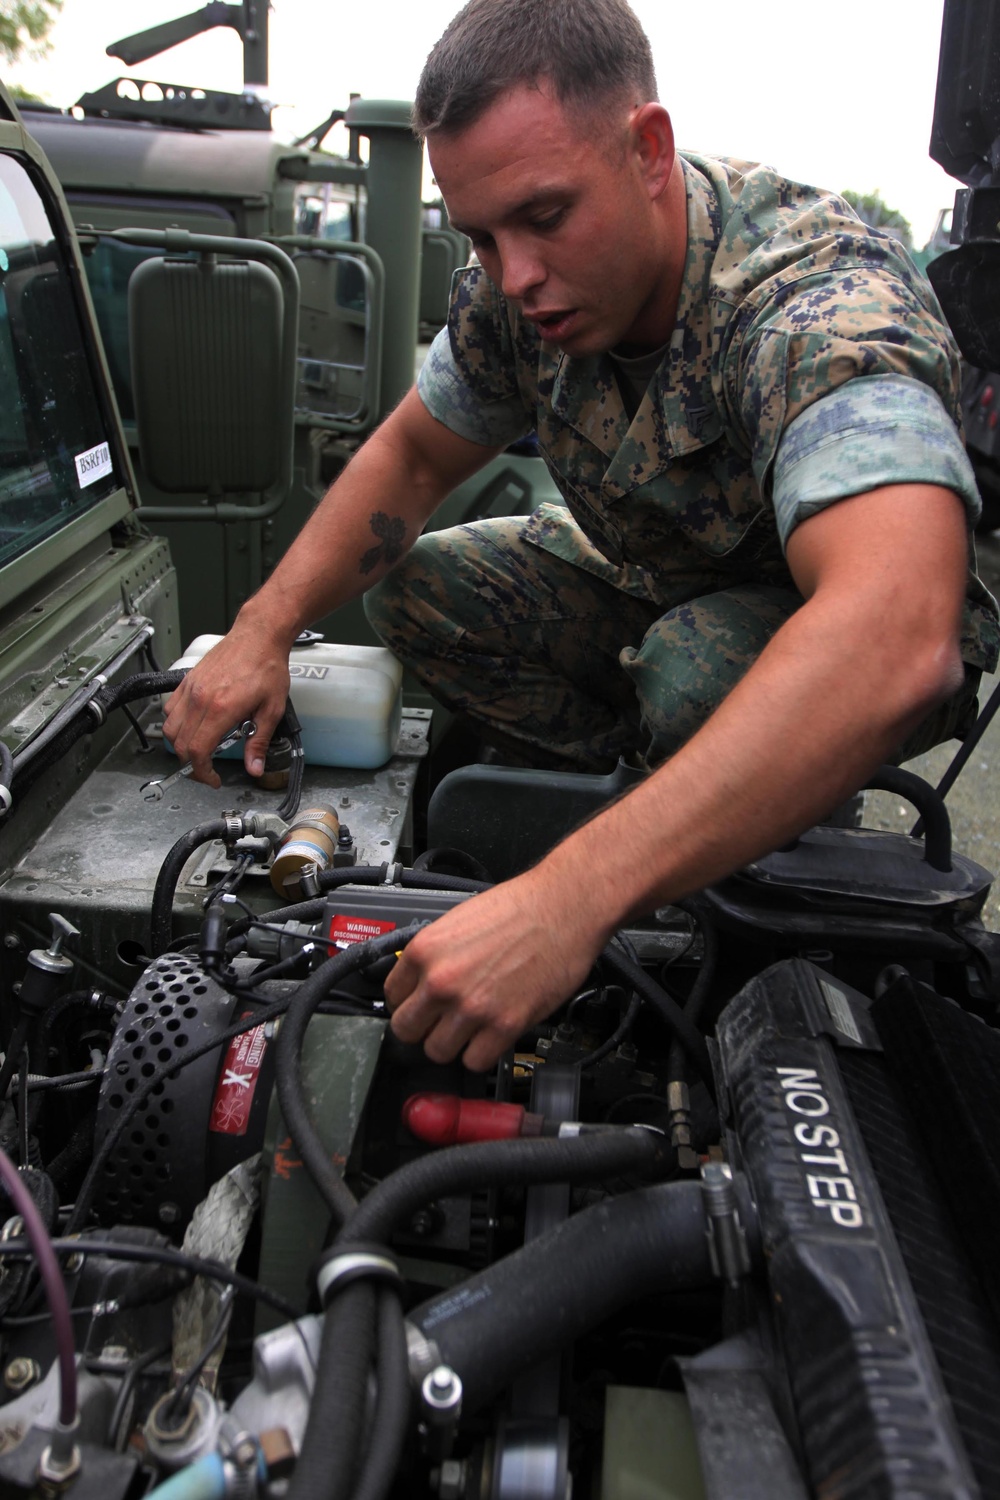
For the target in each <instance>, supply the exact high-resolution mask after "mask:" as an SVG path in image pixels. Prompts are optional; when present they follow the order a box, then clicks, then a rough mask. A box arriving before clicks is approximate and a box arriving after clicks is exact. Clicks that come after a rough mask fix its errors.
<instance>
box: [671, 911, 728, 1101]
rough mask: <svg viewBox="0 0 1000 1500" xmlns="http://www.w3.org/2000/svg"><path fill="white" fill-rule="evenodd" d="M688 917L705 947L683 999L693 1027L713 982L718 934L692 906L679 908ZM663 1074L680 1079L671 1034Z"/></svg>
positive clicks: (679, 1049) (679, 1056)
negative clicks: (694, 925) (696, 928)
mask: <svg viewBox="0 0 1000 1500" xmlns="http://www.w3.org/2000/svg"><path fill="white" fill-rule="evenodd" d="M681 910H682V911H686V912H687V914H688V916H689V917H690V918H692V919H693V920H694V921H696V922H697V923H698V926H699V927H700V928H701V936H702V942H703V943H704V946H705V951H704V955H703V957H702V960H701V968H700V969H699V970H698V973H697V975H696V977H695V981H694V984H693V985H692V986H691V993H690V994H689V995H688V997H687V999H686V1000H685V1002H684V1014H685V1016H686V1017H687V1019H688V1020H689V1021H690V1022H691V1024H692V1025H693V1026H697V1025H698V1023H699V1022H700V1020H701V1018H702V1013H703V1011H704V1009H705V1001H706V1000H707V999H708V995H709V991H710V990H711V988H712V985H713V983H714V981H715V971H716V969H717V968H718V966H719V934H718V932H717V931H716V927H715V923H714V922H712V921H710V920H709V918H708V917H707V916H706V915H705V914H704V913H702V912H701V911H699V910H698V909H697V907H695V906H693V905H686V906H683V907H682V908H681ZM667 1073H668V1076H669V1078H670V1081H671V1082H674V1081H678V1082H683V1081H684V1075H685V1068H684V1047H683V1044H682V1042H681V1041H680V1039H679V1038H678V1037H676V1036H675V1037H674V1039H673V1041H672V1042H671V1043H670V1054H669V1059H668V1063H667Z"/></svg>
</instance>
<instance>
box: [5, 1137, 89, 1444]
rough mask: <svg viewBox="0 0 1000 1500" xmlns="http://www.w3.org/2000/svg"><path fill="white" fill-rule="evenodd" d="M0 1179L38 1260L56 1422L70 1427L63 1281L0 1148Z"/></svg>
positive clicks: (71, 1369)
mask: <svg viewBox="0 0 1000 1500" xmlns="http://www.w3.org/2000/svg"><path fill="white" fill-rule="evenodd" d="M0 1180H2V1182H3V1185H4V1187H5V1188H6V1189H7V1192H8V1194H9V1195H10V1200H11V1202H12V1203H13V1205H14V1207H15V1209H16V1210H17V1212H18V1213H19V1214H20V1216H21V1218H22V1219H23V1220H24V1228H25V1231H26V1233H27V1236H28V1239H29V1240H30V1241H31V1248H32V1250H33V1251H34V1252H35V1259H36V1261H37V1262H38V1272H39V1275H40V1276H41V1278H42V1285H43V1286H44V1288H45V1297H46V1300H47V1302H48V1304H49V1313H50V1315H51V1318H52V1333H53V1336H54V1337H55V1341H56V1349H57V1351H58V1354H59V1422H60V1425H61V1426H63V1427H72V1425H73V1423H74V1422H75V1420H76V1341H75V1340H74V1338H73V1321H72V1318H71V1316H70V1310H69V1298H68V1297H67V1295H66V1285H65V1282H64V1281H63V1278H62V1272H61V1271H60V1269H59V1262H58V1261H57V1260H56V1254H55V1251H54V1250H53V1248H52V1241H51V1239H50V1238H49V1232H48V1230H47V1229H46V1227H45V1225H44V1224H43V1223H42V1216H41V1214H40V1213H39V1212H38V1209H37V1208H36V1207H35V1200H34V1198H32V1196H31V1194H30V1193H29V1192H28V1189H27V1188H26V1187H25V1185H24V1182H23V1181H22V1179H21V1177H20V1176H19V1175H18V1170H17V1168H16V1167H15V1165H14V1163H13V1162H12V1161H11V1159H10V1157H9V1156H8V1155H7V1153H6V1152H5V1151H0Z"/></svg>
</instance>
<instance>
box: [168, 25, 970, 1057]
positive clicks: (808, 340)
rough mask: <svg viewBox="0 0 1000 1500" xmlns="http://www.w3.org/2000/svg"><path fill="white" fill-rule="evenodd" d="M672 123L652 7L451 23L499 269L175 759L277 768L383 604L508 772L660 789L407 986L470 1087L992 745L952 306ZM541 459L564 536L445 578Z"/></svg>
mask: <svg viewBox="0 0 1000 1500" xmlns="http://www.w3.org/2000/svg"><path fill="white" fill-rule="evenodd" d="M540 64H541V66H540ZM655 99H656V85H655V80H654V78H653V75H652V64H651V60H650V58H649V50H648V44H647V43H646V39H645V37H644V36H643V35H642V32H641V30H640V28H639V27H638V23H637V22H636V21H635V18H634V16H632V13H631V12H630V11H629V10H628V7H627V5H626V4H625V3H624V0H471V3H470V4H469V5H467V6H466V8H465V10H464V11H463V12H462V13H461V14H460V15H459V16H458V17H457V18H456V20H455V21H454V22H453V23H452V25H451V27H450V28H449V30H448V31H447V32H446V33H445V36H444V37H443V38H442V40H441V42H439V43H438V45H437V47H436V48H435V49H434V52H433V53H432V54H431V57H430V59H429V60H428V64H427V67H426V68H425V72H424V75H423V78H422V80H421V85H420V89H419V91H418V98H417V106H416V114H417V123H418V126H419V127H420V128H421V129H422V130H423V131H424V133H425V134H426V136H427V139H428V145H429V149H430V154H431V162H432V166H433V168H434V171H435V175H436V177H437V180H438V183H439V186H440V187H441V190H442V192H443V195H444V198H445V201H446V202H447V204H448V208H449V211H450V214H451V218H452V222H453V223H455V224H456V226H458V227H461V228H464V229H465V230H466V231H467V232H468V233H469V234H470V236H471V238H472V240H473V244H474V246H475V248H476V251H477V254H478V259H479V262H480V264H479V266H477V267H475V268H473V269H471V270H470V271H469V272H467V273H465V274H464V275H463V276H461V277H460V278H459V280H458V284H457V287H456V291H455V296H454V302H453V307H452V312H451V317H450V319H449V324H448V328H447V330H446V331H445V332H444V333H443V334H442V335H440V336H439V338H438V340H437V341H436V343H435V345H434V347H433V349H432V351H431V355H430V358H429V359H428V362H427V364H426V366H425V368H424V371H423V372H422V375H421V379H420V383H419V386H418V387H417V389H415V390H414V391H411V392H410V393H409V395H408V396H407V397H406V398H405V399H404V401H403V402H402V403H401V405H400V407H399V408H398V409H397V411H396V412H395V413H393V415H392V416H391V417H390V418H389V419H388V420H387V421H386V422H385V423H384V424H383V426H382V427H381V428H380V429H379V432H378V433H376V434H375V435H374V436H373V438H372V439H371V440H370V441H369V443H368V444H367V445H366V447H365V448H364V449H363V450H362V452H361V453H360V454H359V455H358V456H357V458H356V459H355V460H354V461H353V462H352V464H351V465H350V466H349V467H348V469H347V470H346V471H345V473H344V475H343V476H342V477H341V479H339V480H338V481H337V483H336V484H335V486H334V487H333V489H332V491H331V494H330V495H329V496H328V497H327V500H326V501H325V502H324V504H323V506H322V507H320V509H319V510H318V511H317V514H316V516H315V517H314V518H313V520H312V521H311V522H310V524H309V526H308V527H307V528H306V530H305V532H304V533H303V536H302V537H301V538H300V539H299V541H298V542H297V543H296V544H295V545H294V546H293V548H292V549H291V550H290V552H289V554H288V556H287V557H286V558H285V559H284V561H283V562H282V564H281V565H280V567H279V568H278V569H277V570H276V572H275V574H274V575H273V577H272V579H271V580H270V581H269V583H268V584H267V585H265V587H264V589H262V590H261V592H260V593H259V594H258V595H257V596H256V597H255V599H253V600H251V601H250V602H249V604H248V605H246V606H245V607H244V609H243V610H242V611H241V613H240V616H239V617H238V619H237V621H236V624H235V626H234V628H233V630H232V632H231V633H230V635H229V636H228V637H227V638H226V641H225V642H224V643H222V645H221V646H220V647H217V648H216V651H215V652H213V653H212V654H211V655H210V656H209V657H207V658H206V659H205V663H204V664H203V665H202V667H201V668H200V669H198V670H197V671H196V672H194V673H192V674H191V675H190V677H189V678H188V679H187V681H186V682H185V684H184V685H183V687H182V688H181V689H180V690H179V691H178V693H177V694H176V695H175V698H174V702H173V704H172V707H171V712H170V716H169V718H168V721H167V724H166V732H167V734H168V737H169V738H170V739H171V740H172V741H173V743H174V744H175V747H176V748H177V749H178V752H179V753H180V754H182V755H189V756H190V757H191V758H192V759H193V760H194V761H195V763H196V767H197V770H198V772H199V774H201V775H203V776H204V777H206V778H210V777H211V775H212V773H211V768H210V765H209V762H208V758H207V757H208V754H209V751H210V747H211V745H212V744H213V743H214V742H215V741H217V739H218V738H219V735H220V733H221V732H222V731H223V730H224V729H225V728H226V727H227V726H228V725H229V724H231V723H232V722H234V721H236V720H238V719H240V718H243V717H245V716H246V715H247V714H248V713H252V714H253V716H254V717H255V718H256V719H257V721H258V725H259V726H260V732H259V733H258V736H257V738H256V739H255V740H253V741H252V742H251V743H250V747H249V748H248V751H247V758H248V765H249V766H250V769H254V765H253V764H251V762H253V763H257V762H261V761H262V756H263V749H264V746H265V745H266V741H267V738H268V737H269V735H270V732H271V730H272V728H273V725H274V723H275V722H276V720H277V718H278V716H279V714H280V710H281V707H282V705H283V702H284V696H285V692H286V690H287V683H288V675H287V654H288V650H289V648H290V645H291V642H292V640H293V639H294V636H295V634H296V633H297V631H298V629H300V628H301V626H302V625H304V624H305V623H307V622H308V621H309V620H310V619H314V618H316V617H317V616H318V615H319V614H322V613H323V612H324V611H325V610H326V609H328V608H330V607H331V606H332V605H334V604H336V603H339V602H342V601H343V599H345V598H346V597H348V596H349V595H350V594H351V593H354V592H357V591H358V590H359V587H363V586H365V585H367V584H369V583H376V582H377V581H378V580H379V578H380V577H381V581H380V582H377V587H376V588H375V590H374V592H373V593H372V595H371V596H370V600H369V608H370V612H371V615H372V618H373V620H374V621H375V623H376V625H377V627H378V628H379V630H380V631H381V632H382V634H383V635H384V637H385V638H386V639H387V640H388V641H389V642H390V644H392V645H393V646H394V648H395V649H396V650H397V651H398V653H399V655H400V656H401V657H403V659H404V660H407V661H409V662H410V663H411V664H413V665H414V667H415V668H416V670H417V671H418V672H419V673H420V674H421V675H422V676H423V678H424V680H425V681H426V682H428V684H429V685H430V686H431V688H432V689H433V690H434V691H435V692H436V693H437V694H438V695H439V696H440V697H442V698H443V699H444V700H445V701H446V702H450V703H451V704H452V705H454V706H456V707H459V708H462V709H464V710H466V711H467V712H469V713H471V714H473V715H474V716H475V717H476V718H477V719H478V720H479V722H480V723H481V725H482V726H483V727H484V729H485V730H486V731H487V732H488V734H489V735H490V737H492V738H493V739H494V740H495V741H497V742H498V743H499V744H500V745H501V746H502V748H503V749H504V750H505V751H506V753H507V754H508V755H514V756H517V757H519V758H523V759H526V760H529V761H533V762H535V763H538V764H554V765H565V766H569V767H573V766H575V767H584V768H600V767H607V766H608V765H609V764H613V762H614V760H615V758H616V757H617V755H618V754H619V753H620V752H621V751H623V750H627V749H631V750H639V751H640V752H641V753H643V754H644V755H645V756H646V758H647V760H648V761H649V763H650V764H653V765H656V764H657V763H660V762H662V764H660V765H659V769H658V770H656V771H655V772H654V774H652V775H651V776H649V777H648V778H647V779H646V780H645V781H643V782H642V783H641V785H639V786H638V787H637V788H636V789H635V790H634V791H633V792H632V793H630V794H629V796H628V797H626V798H624V799H623V800H622V801H621V802H619V803H617V804H615V805H614V806H613V807H611V808H609V809H608V810H607V811H605V812H604V813H602V814H601V815H600V816H599V817H598V818H595V819H594V820H593V821H592V822H590V823H589V824H587V825H586V826H585V827H584V828H582V829H580V830H578V831H577V832H576V833H574V834H572V835H571V836H570V837H569V838H567V839H566V840H565V841H564V842H563V843H562V844H560V845H559V846H557V848H556V849H554V850H553V851H552V852H551V853H550V854H549V855H548V856H547V857H546V858H545V859H544V860H543V861H541V863H540V864H539V865H538V866H536V867H535V868H534V869H533V870H531V871H529V872H527V873H526V874H524V875H522V876H519V877H518V878H517V879H516V880H513V881H509V882H506V883H505V884H503V885H501V886H498V887H496V888H495V889H494V890H493V891H491V892H489V893H487V894H485V895H482V896H479V897H477V898H476V899H475V900H474V901H472V902H469V903H467V904H466V905H465V906H464V907H463V908H461V909H460V910H458V911H454V912H452V913H450V914H449V915H448V916H447V917H446V918H444V919H442V920H441V921H439V922H437V923H435V924H434V925H433V927H431V928H429V929H427V930H426V931H425V932H423V933H421V934H419V935H418V937H417V938H416V939H415V940H414V941H413V942H412V943H411V944H410V945H409V947H408V948H407V949H406V951H405V953H404V955H403V957H402V958H401V960H400V962H399V963H398V964H397V966H396V968H395V969H394V971H393V973H392V974H391V975H390V977H389V979H388V981H387V983H386V994H387V996H388V998H389V1000H390V1003H391V1004H392V1005H393V1007H394V1008H395V1012H396V1013H395V1016H394V1021H393V1025H394V1027H395V1029H396V1031H397V1033H398V1034H399V1035H400V1036H401V1037H403V1038H404V1039H405V1040H410V1041H415V1040H419V1039H423V1040H424V1042H425V1046H426V1049H427V1051H428V1053H429V1054H430V1055H431V1056H432V1057H435V1058H438V1059H442V1060H443V1059H446V1058H449V1057H453V1056H455V1055H456V1054H457V1053H458V1052H463V1055H464V1057H465V1060H466V1062H467V1063H468V1064H469V1065H470V1066H472V1067H485V1066H488V1065H489V1064H490V1063H491V1062H492V1061H493V1060H494V1059H495V1058H496V1057H497V1056H498V1054H499V1052H500V1051H501V1050H502V1049H503V1047H504V1046H505V1045H508V1044H509V1043H510V1041H512V1040H513V1039H514V1038H515V1037H517V1036H518V1035H519V1034H520V1033H521V1032H522V1031H523V1030H524V1029H525V1028H526V1027H527V1025H529V1024H530V1023H531V1022H532V1021H534V1020H537V1019H539V1018H540V1017H541V1016H544V1015H546V1014H548V1013H549V1012H550V1011H551V1010H552V1009H553V1008H554V1007H555V1006H556V1005H557V1004H558V1003H559V1002H560V1001H561V1000H562V999H564V998H565V997H566V996H567V995H568V994H570V993H572V990H573V989H574V988H575V987H576V986H577V985H578V984H579V983H580V982H581V981H582V980H583V978H584V977H585V975H586V973H587V972H588V969H589V967H590V964H591V963H592V961H593V959H594V957H595V956H596V954H597V953H598V952H599V951H600V949H601V947H602V946H603V944H604V942H605V941H606V940H607V938H608V936H609V935H610V934H611V933H612V932H614V931H615V929H616V928H617V927H618V926H620V925H621V923H622V922H623V921H624V920H626V919H627V918H628V917H630V916H632V915H635V914H637V913H640V912H644V911H648V910H650V909H651V908H653V907H655V906H657V905H660V904H662V903H664V902H669V901H672V900H676V899H677V898H679V897H680V896H682V895H684V894H686V893H687V892H690V891H691V890H695V889H698V888H700V887H701V886H703V885H705V884H707V883H709V882H710V881H712V880H715V879H717V878H719V877H720V876H722V875H724V874H726V873H728V872H729V871H731V870H732V869H734V868H737V867H738V866H739V865H741V864H743V863H745V862H746V861H748V860H749V859H752V858H754V857H755V856H757V855H759V854H760V853H762V852H764V851H766V850H768V849H772V848H774V847H776V846H778V845H779V844H781V843H783V842H785V841H787V839H788V838H790V837H791V836H793V835H794V834H796V833H798V832H800V831H801V830H802V829H803V828H805V827H807V826H808V825H809V824H810V823H812V822H814V821H815V820H816V819H817V818H818V817H820V816H822V815H823V814H824V813H825V812H826V811H827V810H828V809H829V808H830V807H831V806H833V805H835V804H836V803H837V802H838V801H840V800H841V799H842V798H843V797H845V796H847V795H849V794H850V793H851V792H852V791H853V790H854V789H855V788H856V787H857V786H858V785H860V784H861V783H862V782H863V781H864V779H865V778H866V776H867V775H868V774H869V772H870V771H871V769H872V768H873V767H874V766H875V765H877V764H878V763H879V762H880V761H882V760H885V759H888V758H891V757H893V756H897V757H898V756H900V755H901V754H904V753H910V752H912V750H913V749H915V748H916V747H918V746H920V745H923V744H930V743H933V742H934V741H935V740H936V739H940V738H944V737H946V736H947V735H949V734H951V733H954V732H955V731H956V729H957V730H959V731H961V730H962V729H963V728H964V726H965V724H966V723H967V721H968V720H969V718H970V716H971V714H972V712H973V710H974V696H975V688H976V685H977V684H978V680H979V675H980V673H981V672H982V670H984V669H992V667H993V666H994V665H995V662H996V656H997V627H996V614H995V608H994V606H993V603H992V601H991V600H990V598H989V595H988V594H987V593H986V592H985V590H983V589H982V586H981V585H980V584H979V582H978V580H977V579H976V578H975V575H974V573H973V572H972V569H971V567H970V560H971V557H972V550H971V543H970V540H969V535H970V526H971V521H972V519H973V517H974V515H975V512H976V508H977V505H978V498H977V496H976V491H975V484H974V481H973V479H972V474H971V470H970V467H969V465H968V461H967V460H966V458H965V454H964V450H963V448H962V444H961V441H960V437H959V434H958V427H957V423H958V407H957V394H956V359H955V353H954V349H953V347H952V344H951V341H950V339H949V336H948V334H947V331H946V330H945V328H944V327H943V325H942V322H941V318H940V313H939V311H938V309H937V306H936V303H935V302H934V299H933V296H932V294H931V292H930V291H929V289H928V288H927V286H926V285H925V284H924V283H923V281H922V280H921V279H920V278H919V277H918V276H917V275H916V273H915V272H914V271H913V269H912V267H911V266H910V265H909V263H908V262H907V261H906V260H905V258H903V257H902V256H901V255H900V253H899V252H898V250H897V248H896V247H895V245H894V244H893V242H891V241H889V240H887V239H885V238H884V237H881V236H878V235H873V234H871V233H869V232H868V231H867V230H866V229H865V228H864V226H863V225H861V224H860V223H859V222H858V221H857V220H856V219H855V218H854V217H853V215H852V214H851V213H850V210H849V209H848V208H847V207H846V205H845V204H844V203H843V202H842V201H841V200H839V199H836V198H832V197H830V196H829V195H824V194H822V193H819V192H817V191H816V190H814V189H811V188H806V187H802V186H799V185H796V184H793V183H789V182H787V181H785V180H784V179H782V178H781V177H779V176H778V175H777V174H776V173H774V172H772V171H770V170H768V169H764V168H760V167H751V166H749V165H747V164H742V163H735V162H719V161H711V160H708V159H706V158H701V157H696V156H687V157H685V158H681V157H680V156H679V155H678V154H677V153H676V151H675V149H674V143H673V137H672V133H671V129H670V121H669V117H668V116H667V114H666V111H665V110H664V109H663V108H662V106H660V105H659V104H658V103H655V102H651V101H655ZM529 431H535V432H536V433H537V435H538V441H539V443H540V446H541V449H542V452H543V454H544V456H545V459H546V462H547V463H548V465H549V468H550V470H551V471H552V473H553V475H554V478H555V480H556V483H557V484H558V486H559V489H560V491H561V493H562V495H563V496H564V498H565V501H566V508H565V509H563V508H562V507H545V508H543V510H542V511H540V512H537V513H536V514H535V515H534V516H533V517H531V518H529V519H528V520H527V521H521V520H503V521H495V522H482V523H478V524H477V525H475V526H471V527H462V528H458V529H457V530H456V531H454V532H448V533H444V534H434V535H431V536H428V537H424V538H421V539H420V540H419V541H417V536H418V533H419V531H420V529H421V525H422V523H423V521H424V519H425V518H426V517H427V516H428V515H429V514H430V512H431V511H432V510H433V508H434V506H435V505H436V504H437V503H438V502H439V500H440V499H441V498H442V497H443V496H444V495H445V494H446V493H447V492H448V491H449V490H450V489H451V488H452V487H453V486H454V485H455V484H456V483H458V482H459V481H460V480H461V479H463V478H465V477H466V476H467V475H468V474H470V473H472V472H474V471H475V469H476V468H478V467H480V466H481V465H482V464H483V463H484V462H485V461H486V460H487V459H489V458H490V457H492V456H493V455H494V454H495V453H497V452H500V451H502V449H503V448H504V446H506V445H507V444H508V443H509V442H511V441H512V440H513V439H514V438H518V437H521V436H523V435H524V434H525V433H527V432H529ZM373 534H374V535H375V537H376V538H377V539H378V543H377V545H376V546H372V536H373ZM414 543H416V545H414ZM407 546H410V547H411V548H412V550H411V551H410V552H409V555H408V556H407V557H406V558H405V560H402V561H401V560H400V559H401V555H402V553H403V552H404V550H405V548H406V547H407ZM394 564H398V566H395V567H393V565H394ZM390 569H392V571H389V570H390ZM251 678H255V680H254V681H252V682H250V685H249V686H248V680H249V679H251Z"/></svg>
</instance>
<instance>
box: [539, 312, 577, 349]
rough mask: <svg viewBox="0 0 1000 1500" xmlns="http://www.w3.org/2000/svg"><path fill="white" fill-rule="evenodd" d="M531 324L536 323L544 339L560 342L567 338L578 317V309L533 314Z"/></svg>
mask: <svg viewBox="0 0 1000 1500" xmlns="http://www.w3.org/2000/svg"><path fill="white" fill-rule="evenodd" d="M529 316H530V319H531V322H532V323H534V325H535V327H536V328H537V329H538V331H539V333H540V334H541V335H542V338H543V339H552V340H554V341H556V342H558V341H559V340H560V339H562V338H565V337H566V335H567V333H568V332H569V330H570V326H571V325H572V323H573V320H574V319H575V317H576V309H575V308H570V309H569V310H568V311H567V310H566V309H561V310H559V311H557V312H550V313H531V314H529Z"/></svg>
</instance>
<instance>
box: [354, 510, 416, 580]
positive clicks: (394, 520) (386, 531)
mask: <svg viewBox="0 0 1000 1500" xmlns="http://www.w3.org/2000/svg"><path fill="white" fill-rule="evenodd" d="M369 524H370V525H371V529H372V531H374V533H375V535H376V536H377V537H378V539H379V540H378V545H377V546H375V547H369V548H368V551H367V552H366V553H365V554H364V555H363V557H362V559H361V570H360V571H361V572H362V573H373V572H374V571H375V569H376V568H377V567H378V565H379V563H385V565H386V567H387V568H391V567H392V565H393V563H394V562H398V561H399V559H400V558H401V557H402V555H403V540H404V538H405V536H406V522H405V521H404V520H403V518H402V516H387V515H386V513H385V511H384V510H376V511H373V512H372V515H371V521H370V523H369Z"/></svg>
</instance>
